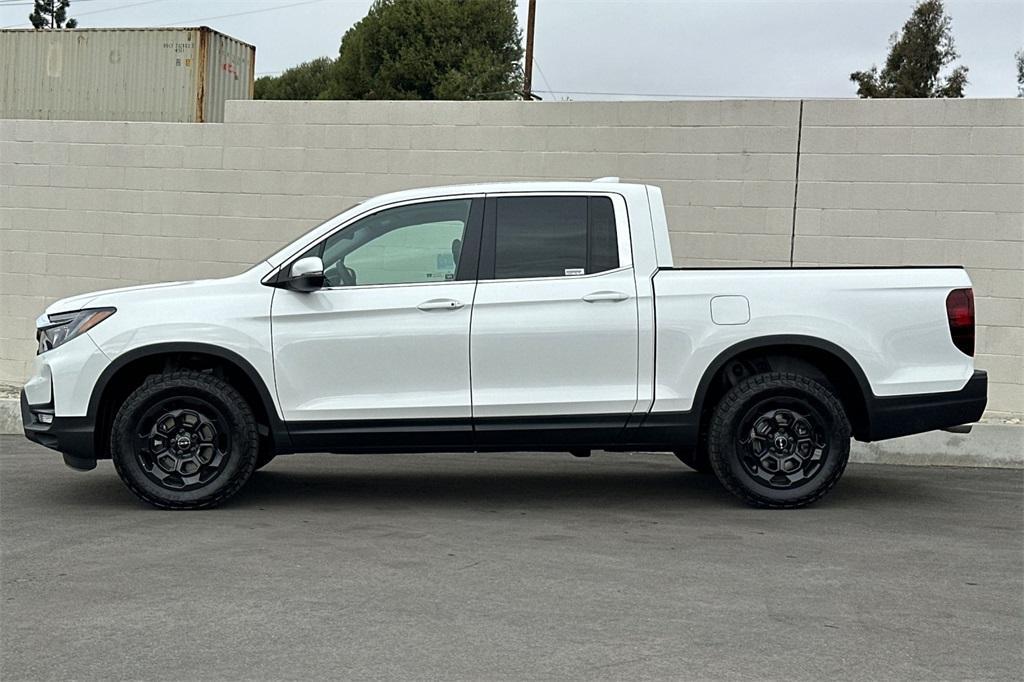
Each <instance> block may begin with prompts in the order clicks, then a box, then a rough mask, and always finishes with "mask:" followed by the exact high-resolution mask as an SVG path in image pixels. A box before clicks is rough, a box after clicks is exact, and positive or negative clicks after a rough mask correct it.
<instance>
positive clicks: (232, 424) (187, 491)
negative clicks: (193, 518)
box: [110, 370, 259, 509]
mask: <svg viewBox="0 0 1024 682" xmlns="http://www.w3.org/2000/svg"><path fill="white" fill-rule="evenodd" d="M110 446H111V458H112V459H113V461H114V467H115V468H116V469H117V473H118V475H119V476H120V477H121V480H122V481H124V483H125V485H127V486H128V488H129V490H131V491H132V492H133V493H135V494H136V495H137V496H138V497H140V498H141V499H143V500H144V501H146V502H148V503H150V504H152V505H154V506H156V507H161V508H164V509H202V508H207V507H214V506H217V505H218V504H220V503H222V502H224V501H225V500H227V499H228V498H229V497H231V496H232V495H234V494H235V493H236V492H238V490H239V489H240V488H241V487H242V486H243V485H245V483H246V482H247V481H248V480H249V478H250V477H251V476H252V473H253V471H255V469H256V462H257V456H258V453H259V437H258V432H257V427H256V419H255V417H254V416H253V413H252V409H251V408H250V407H249V404H248V403H247V402H246V401H245V398H243V397H242V395H241V394H240V393H239V392H238V391H237V390H235V389H234V388H233V387H232V386H231V385H229V384H228V383H227V382H226V381H224V380H223V379H221V378H219V377H217V376H214V375H213V374H209V373H206V372H199V371H194V370H176V371H172V372H167V373H165V374H159V375H155V376H152V377H149V378H148V379H146V381H145V382H144V383H143V384H142V386H140V387H139V388H137V389H136V390H135V391H134V392H133V393H132V394H131V395H129V396H128V398H127V399H126V400H125V401H124V403H123V404H122V405H121V407H120V409H119V410H118V412H117V416H116V417H115V418H114V424H113V427H112V428H111V434H110Z"/></svg>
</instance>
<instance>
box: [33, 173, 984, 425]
mask: <svg viewBox="0 0 1024 682" xmlns="http://www.w3.org/2000/svg"><path fill="white" fill-rule="evenodd" d="M594 187H595V186H594V185H592V184H583V183H524V184H521V185H520V184H516V185H508V184H502V185H477V186H472V187H469V188H467V187H465V186H460V187H449V188H429V189H424V190H416V191H413V192H406V193H400V194H393V195H388V196H387V197H381V198H378V199H375V200H371V201H368V202H366V204H365V205H364V206H362V207H360V208H359V209H358V210H357V211H355V212H349V213H347V214H343V216H340V217H339V218H338V219H336V220H334V221H328V222H327V223H325V224H324V225H322V226H321V227H319V228H317V229H315V230H314V231H313V232H311V233H310V234H308V235H306V236H304V237H302V238H300V239H298V240H297V241H296V242H295V243H294V244H292V245H291V246H289V247H287V248H286V249H284V250H282V252H281V253H282V254H292V255H298V254H300V253H302V252H303V251H305V249H306V248H308V246H309V245H310V244H312V243H314V242H315V241H316V240H317V239H320V238H323V236H325V235H326V234H329V233H330V232H332V231H333V230H335V229H337V228H338V226H339V224H342V225H343V224H347V221H349V220H351V219H353V218H354V217H355V216H356V215H365V214H366V213H367V212H369V211H371V210H376V209H378V208H380V207H382V206H393V205H395V204H396V203H397V202H398V201H407V202H418V201H423V200H426V199H432V198H440V197H450V196H467V195H470V196H479V195H481V194H486V193H488V192H490V193H499V194H526V193H529V194H551V195H561V194H571V193H577V192H586V193H589V194H595V193H605V192H608V193H610V194H611V195H612V196H613V198H614V201H615V202H616V218H617V221H618V227H619V229H620V230H621V231H622V232H620V234H621V235H622V238H621V239H620V243H622V244H624V245H625V248H627V249H628V251H627V252H626V254H627V255H628V256H629V257H630V259H631V261H632V264H633V265H632V267H628V266H627V267H621V268H619V269H617V270H614V271H610V272H606V273H598V274H592V275H581V276H568V277H550V278H535V279H521V280H496V281H482V282H480V283H479V284H476V283H473V282H468V283H467V282H439V283H431V284H406V285H390V286H389V285H383V286H357V287H340V288H335V289H328V290H322V291H318V292H314V293H312V294H299V293H295V292H290V291H283V290H274V289H271V288H269V287H266V286H263V285H262V284H261V281H263V280H265V278H266V276H267V275H269V274H272V273H273V272H275V271H276V268H277V266H278V265H284V264H287V263H288V262H289V261H288V259H287V258H286V257H284V256H280V255H279V256H277V257H275V261H276V262H274V263H271V262H265V263H261V264H259V265H257V266H256V267H254V268H252V269H250V270H249V271H247V272H245V273H243V274H241V275H238V276H235V277H231V278H226V279H222V280H206V281H197V282H181V283H173V284H166V285H151V286H142V287H133V288H127V289H120V290H110V291H103V292H97V293H93V294H88V295H83V296H79V297H76V298H74V299H68V300H64V301H58V302H57V303H55V304H53V305H52V306H51V307H50V311H51V312H59V311H67V310H72V309H75V308H76V307H81V306H86V305H88V306H90V307H94V306H95V307H98V306H114V307H116V308H117V309H118V311H117V313H116V314H115V315H114V316H112V317H111V318H109V319H108V320H106V321H104V322H102V323H100V324H99V325H97V326H96V327H95V328H93V330H92V331H90V332H89V336H90V337H91V338H93V339H94V340H95V342H96V344H97V346H98V349H97V350H96V351H95V352H92V351H90V352H89V353H88V354H87V357H86V358H84V359H83V358H82V357H81V356H80V354H79V353H80V352H81V351H83V350H86V349H88V346H86V345H85V339H76V340H74V341H71V342H69V343H68V344H67V345H66V347H62V348H58V349H56V350H54V351H51V352H49V353H46V354H44V356H41V357H42V358H43V359H42V360H37V363H36V364H37V372H39V373H38V376H39V377H42V376H43V374H42V373H41V372H42V369H41V368H42V367H44V366H46V367H49V371H50V372H51V374H52V376H53V381H54V393H55V395H56V396H57V400H58V407H57V409H58V414H59V415H62V416H63V415H68V416H73V415H81V414H84V413H85V407H86V405H87V403H88V397H89V394H90V393H91V390H90V389H91V385H92V383H91V382H94V381H95V378H96V376H98V374H99V371H101V370H102V368H103V367H105V366H106V364H107V362H108V358H109V360H115V359H116V358H118V357H119V356H121V355H122V354H124V353H127V352H129V351H132V350H134V349H137V348H142V347H145V346H148V345H153V344H158V343H166V342H175V341H186V342H205V343H210V344H212V345H215V346H219V347H222V348H225V349H228V350H231V351H233V352H235V353H237V354H238V355H241V356H242V357H243V358H245V359H247V360H248V361H249V362H250V363H251V364H252V366H253V367H254V368H255V369H256V371H257V372H258V373H259V375H260V376H261V377H262V379H263V381H264V382H265V383H266V385H267V386H268V387H273V386H275V385H276V394H277V396H278V403H279V405H278V412H279V414H280V415H281V416H283V417H284V418H285V419H287V420H298V421H308V420H333V419H397V418H445V417H468V416H470V414H472V415H474V416H478V417H509V416H542V415H563V414H565V415H570V414H608V413H629V412H633V411H646V410H647V408H648V407H649V406H650V404H651V401H652V400H653V401H654V402H653V409H654V410H655V411H677V410H687V409H690V408H691V407H692V402H693V397H694V393H695V390H696V387H697V385H698V382H699V381H700V379H701V377H702V376H703V374H704V372H705V370H706V369H707V368H708V367H709V366H710V365H711V363H712V362H713V361H714V360H715V358H716V357H717V356H718V355H719V354H720V353H721V352H723V351H724V350H726V349H728V348H729V347H731V346H733V345H735V344H736V343H739V342H741V341H745V340H749V339H756V338H760V337H767V336H775V335H802V336H808V337H812V338H816V339H821V340H823V341H827V342H830V343H833V344H835V345H836V346H838V347H839V348H842V349H844V350H845V351H846V352H848V353H849V354H850V355H851V356H852V357H853V359H854V360H855V361H856V362H857V363H858V365H859V366H860V367H861V369H862V370H863V372H864V374H865V375H866V377H867V380H868V381H869V383H870V385H871V388H872V390H873V392H874V393H875V394H876V395H880V396H885V395H902V394H914V393H928V392H939V391H954V390H957V389H959V388H961V387H962V386H963V385H964V383H965V382H966V381H967V379H968V378H969V377H970V375H971V372H972V370H973V361H972V360H971V359H970V358H968V357H966V356H964V355H963V354H961V353H960V352H959V351H958V350H956V348H955V347H954V346H953V344H952V341H951V340H950V336H949V329H948V325H947V321H946V313H945V304H944V302H945V297H946V295H947V293H948V292H949V290H950V289H953V288H958V287H967V286H970V279H969V278H968V276H967V274H966V273H965V272H964V271H963V270H961V269H881V270H879V269H859V270H856V269H852V270H851V269H845V270H840V269H836V270H813V269H804V270H789V269H771V270H768V269H760V270H757V269H750V270H742V269H741V270H659V269H658V266H659V258H664V257H665V254H663V253H662V251H661V249H662V248H663V246H660V244H661V243H662V241H663V240H661V239H660V238H659V237H658V236H657V232H658V231H659V230H660V231H664V228H663V227H661V218H660V217H658V216H660V215H661V214H662V213H663V211H662V209H661V207H660V206H650V205H649V203H648V201H649V200H648V197H656V196H657V193H652V192H650V191H649V190H648V189H647V188H645V187H644V186H642V185H602V186H601V192H595V191H594ZM345 216H348V217H345ZM626 216H628V225H627V224H625V222H624V221H625V220H626ZM625 230H628V232H629V237H630V238H629V239H628V240H627V239H625V232H624V231H625ZM668 257H669V258H671V256H670V255H668ZM627 262H628V260H627ZM272 299H273V325H272V324H271V300H272ZM715 299H719V300H720V301H722V303H720V304H719V305H720V306H721V310H720V313H721V316H722V320H723V321H725V323H721V324H715V323H713V322H712V320H711V319H710V318H711V316H712V310H713V309H714V307H715V305H716V304H715V303H714V300H715ZM439 301H441V302H442V303H441V304H440V305H435V304H437V303H438V302H439ZM739 301H743V302H747V301H749V308H750V310H751V311H752V312H753V315H752V316H751V317H750V321H749V322H748V323H747V324H731V323H728V322H729V321H738V320H739V319H741V317H742V315H741V312H742V311H741V310H739V308H738V307H737V303H738V302H739ZM451 302H454V304H452V303H451ZM744 307H745V306H744ZM272 326H273V343H271V327H272ZM100 351H102V352H100ZM40 363H42V364H40ZM58 369H59V370H60V371H58ZM275 370H276V372H275ZM275 373H276V379H275ZM33 381H34V380H33ZM65 396H67V397H65Z"/></svg>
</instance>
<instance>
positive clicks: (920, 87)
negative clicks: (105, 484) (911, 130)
mask: <svg viewBox="0 0 1024 682" xmlns="http://www.w3.org/2000/svg"><path fill="white" fill-rule="evenodd" d="M959 57H960V54H959V53H958V52H957V51H956V48H955V47H954V45H953V33H952V19H951V18H950V17H949V16H947V15H946V10H945V8H944V7H943V5H942V0H924V1H923V2H919V3H918V4H917V6H916V7H914V12H913V14H911V15H910V19H908V20H907V23H905V24H903V30H902V31H898V32H896V33H894V34H892V37H891V38H890V39H889V56H888V57H886V60H885V66H884V67H883V68H882V71H881V73H879V71H878V67H876V66H872V67H871V69H870V70H869V71H855V72H854V73H851V74H850V80H851V81H853V82H854V83H856V84H857V95H858V96H859V97H864V98H868V97H963V96H964V86H966V85H967V67H966V66H957V67H956V68H954V69H953V70H952V71H951V72H950V74H949V75H948V76H947V77H946V78H942V77H941V76H940V75H939V72H940V71H942V69H943V68H945V67H946V66H948V65H949V64H951V63H952V62H953V61H955V60H956V59H958V58H959Z"/></svg>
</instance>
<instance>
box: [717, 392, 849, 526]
mask: <svg viewBox="0 0 1024 682" xmlns="http://www.w3.org/2000/svg"><path fill="white" fill-rule="evenodd" d="M808 432H810V435H809V436H808ZM850 433H851V430H850V422H849V420H848V419H847V417H846V412H845V411H844V409H843V406H842V403H841V402H840V401H839V399H838V398H837V397H836V395H835V393H833V391H832V390H831V389H830V388H829V387H828V386H826V385H824V384H823V383H821V382H819V381H816V380H815V379H811V378H808V377H806V376H803V375H800V374H794V373H788V372H771V373H766V374H757V375H754V376H752V377H748V378H747V379H745V380H743V381H741V382H740V383H738V384H736V386H734V387H733V388H732V389H731V390H729V392H728V393H726V394H725V395H724V396H723V397H722V399H721V400H720V401H719V403H718V405H716V406H715V408H714V411H713V412H712V415H711V421H710V423H709V426H708V455H709V459H710V462H711V466H712V468H713V469H714V472H715V475H716V476H717V477H718V479H719V480H720V481H721V482H722V485H723V486H725V488H726V489H727V490H728V491H729V492H731V493H732V494H733V495H735V496H736V497H738V498H740V499H741V500H743V501H744V502H746V503H747V504H750V505H752V506H755V507H763V508H770V509H791V508H796V507H803V506H805V505H808V504H811V503H812V502H815V501H817V500H819V499H821V498H822V497H823V496H824V495H825V494H826V493H828V492H829V490H831V489H832V488H833V487H834V486H835V484H836V483H837V482H838V481H839V478H840V477H841V476H842V475H843V471H844V470H845V469H846V463H847V461H848V459H849V457H850ZM801 434H802V435H801ZM804 450H807V451H808V452H807V453H806V456H805V453H804ZM794 479H795V480H794Z"/></svg>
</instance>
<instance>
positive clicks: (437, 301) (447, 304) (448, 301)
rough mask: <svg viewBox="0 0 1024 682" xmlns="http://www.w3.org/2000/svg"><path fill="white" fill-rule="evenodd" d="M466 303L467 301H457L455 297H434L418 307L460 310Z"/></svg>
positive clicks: (423, 308) (421, 308) (422, 308)
mask: <svg viewBox="0 0 1024 682" xmlns="http://www.w3.org/2000/svg"><path fill="white" fill-rule="evenodd" d="M464 305H465V303H463V302H462V301H456V300H455V299H454V298H432V299H430V300H429V301H424V302H423V303H420V304H419V305H418V306H416V307H417V308H419V309H420V310H458V309H459V308H461V307H462V306H464Z"/></svg>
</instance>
